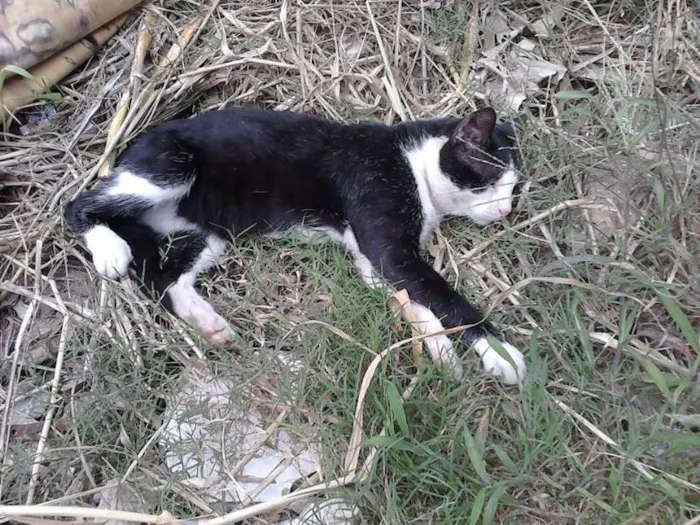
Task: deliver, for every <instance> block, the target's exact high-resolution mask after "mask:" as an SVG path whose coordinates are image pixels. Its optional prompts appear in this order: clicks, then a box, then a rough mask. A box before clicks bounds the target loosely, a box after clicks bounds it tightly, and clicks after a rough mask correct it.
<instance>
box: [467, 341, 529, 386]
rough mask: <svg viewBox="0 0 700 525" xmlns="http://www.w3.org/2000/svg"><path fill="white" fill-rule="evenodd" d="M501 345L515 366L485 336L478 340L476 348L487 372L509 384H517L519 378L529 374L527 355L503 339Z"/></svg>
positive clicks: (475, 344)
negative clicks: (526, 361) (526, 362)
mask: <svg viewBox="0 0 700 525" xmlns="http://www.w3.org/2000/svg"><path fill="white" fill-rule="evenodd" d="M501 346H502V347H503V348H504V349H505V350H506V352H508V356H509V357H510V358H511V360H512V361H513V363H514V364H515V366H513V365H511V364H510V363H509V362H508V360H506V359H504V358H503V357H501V355H500V354H499V353H498V352H497V351H496V350H495V349H494V348H493V347H492V346H491V344H490V343H489V341H488V339H486V338H485V337H482V338H480V339H477V340H476V342H475V343H474V350H476V352H477V353H478V354H479V355H480V356H481V362H482V363H483V365H484V370H485V371H486V372H487V373H489V374H491V375H493V376H495V377H497V378H498V379H500V380H501V381H503V382H504V383H505V384H507V385H515V384H517V383H518V380H519V379H522V378H524V377H525V374H527V366H526V365H525V357H524V356H523V354H522V353H520V351H519V350H518V349H517V348H515V347H514V346H513V345H512V344H510V343H506V342H503V341H501Z"/></svg>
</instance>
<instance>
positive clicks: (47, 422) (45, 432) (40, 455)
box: [27, 315, 70, 505]
mask: <svg viewBox="0 0 700 525" xmlns="http://www.w3.org/2000/svg"><path fill="white" fill-rule="evenodd" d="M69 319H70V317H69V316H68V315H64V316H63V325H62V326H61V336H60V338H59V342H58V355H57V356H56V367H55V369H54V374H53V380H52V381H51V400H50V406H49V409H48V411H47V412H46V417H45V418H44V426H43V427H42V428H41V435H40V436H39V444H38V445H37V447H36V456H35V457H34V464H33V465H32V474H31V478H30V479H29V488H28V490H27V505H31V503H32V500H33V499H34V490H35V488H36V484H37V482H38V481H39V468H40V467H41V462H42V461H43V460H44V448H46V441H47V440H48V437H49V430H50V429H51V422H52V421H53V416H54V414H55V412H56V407H58V401H59V399H60V395H59V392H58V388H59V384H60V381H61V370H62V369H63V357H64V355H65V352H66V340H67V337H68V320H69Z"/></svg>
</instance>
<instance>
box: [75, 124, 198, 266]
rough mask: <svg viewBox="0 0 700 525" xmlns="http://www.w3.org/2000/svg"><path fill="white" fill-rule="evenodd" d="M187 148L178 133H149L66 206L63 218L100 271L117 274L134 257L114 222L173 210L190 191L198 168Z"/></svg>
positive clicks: (124, 222)
mask: <svg viewBox="0 0 700 525" xmlns="http://www.w3.org/2000/svg"><path fill="white" fill-rule="evenodd" d="M190 150H191V148H190V147H189V145H188V144H187V143H186V141H184V140H182V139H181V138H180V137H179V136H178V135H177V133H173V132H154V133H152V134H147V135H146V136H145V137H144V138H143V139H141V140H140V141H138V142H137V143H135V144H134V145H133V146H132V147H131V148H130V149H129V150H127V152H126V153H125V155H124V158H123V159H122V160H121V162H120V165H119V167H117V168H116V169H115V170H114V171H113V172H112V173H111V174H110V175H109V176H108V177H105V178H104V179H100V180H99V181H98V182H97V183H96V184H95V185H94V186H93V187H92V188H91V189H89V190H87V191H84V192H83V193H81V194H80V195H79V196H78V197H77V198H75V199H74V200H73V201H71V202H69V203H68V204H67V205H66V207H65V210H64V213H65V217H66V220H67V222H68V224H69V225H70V227H71V229H72V230H73V232H74V233H75V235H77V236H78V237H79V238H80V239H81V240H82V241H83V242H84V243H85V246H86V247H87V249H88V251H89V252H90V254H91V255H92V260H93V263H94V265H95V269H96V270H97V272H98V273H99V274H100V275H103V276H105V277H109V278H116V277H120V276H122V275H124V274H126V272H127V269H128V267H129V264H130V263H131V261H132V259H133V254H132V249H131V247H130V246H129V244H128V243H127V242H126V241H125V240H124V239H123V238H122V237H120V236H119V235H118V234H117V233H116V232H115V231H114V227H113V225H114V223H120V224H126V223H128V222H133V223H139V222H143V221H142V219H143V218H144V216H145V215H147V214H148V213H152V212H153V211H154V210H158V209H162V208H166V209H172V210H174V209H175V208H176V206H177V203H178V202H179V201H180V200H181V199H182V198H183V197H184V196H185V195H186V194H187V193H188V191H189V190H190V188H191V187H192V184H193V183H194V180H195V174H196V168H197V165H196V159H195V158H194V155H193V154H191V153H190ZM171 215H172V213H171ZM149 226H151V225H150V224H149ZM154 226H156V225H154ZM167 227H168V228H171V225H167ZM154 229H155V230H156V231H157V232H158V233H167V232H164V231H160V229H159V228H157V227H154ZM173 229H176V228H171V230H170V231H172V230H173Z"/></svg>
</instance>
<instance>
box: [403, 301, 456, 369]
mask: <svg viewBox="0 0 700 525" xmlns="http://www.w3.org/2000/svg"><path fill="white" fill-rule="evenodd" d="M411 308H412V309H413V311H414V313H415V314H416V317H417V318H418V323H417V325H418V326H416V328H417V329H418V330H419V331H420V333H421V334H434V333H439V332H442V331H443V330H444V329H445V328H444V327H443V326H442V323H441V322H440V319H438V318H437V317H436V316H435V314H434V313H433V312H431V311H430V309H429V308H426V307H425V306H423V305H421V304H418V303H414V302H411ZM423 341H424V342H425V346H426V348H427V349H428V353H429V354H430V358H431V359H432V360H433V362H434V363H435V364H437V365H441V366H444V367H446V368H447V369H448V370H449V371H450V373H451V374H452V377H453V379H454V380H455V381H459V380H461V379H462V377H463V375H464V371H463V369H462V363H461V362H460V359H459V356H457V353H456V352H455V350H454V346H453V345H452V341H450V338H449V337H447V336H446V335H436V336H433V337H427V338H426V339H424V340H423Z"/></svg>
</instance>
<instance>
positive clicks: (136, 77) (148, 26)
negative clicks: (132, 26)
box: [97, 11, 156, 177]
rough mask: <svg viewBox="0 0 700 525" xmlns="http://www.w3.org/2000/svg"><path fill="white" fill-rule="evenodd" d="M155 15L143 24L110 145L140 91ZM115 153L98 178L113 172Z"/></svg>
mask: <svg viewBox="0 0 700 525" xmlns="http://www.w3.org/2000/svg"><path fill="white" fill-rule="evenodd" d="M155 18H156V17H155V14H154V13H152V12H150V11H149V12H148V13H146V16H145V17H144V19H143V21H142V22H141V26H142V27H141V32H140V34H139V38H138V41H137V42H136V49H135V50H134V61H133V62H132V63H131V75H130V76H129V84H128V85H127V87H126V89H125V90H124V92H123V93H122V97H121V100H120V101H119V104H118V105H117V111H116V113H115V114H114V117H113V118H112V122H111V124H110V125H109V131H108V132H107V143H108V144H109V143H110V142H111V141H112V140H113V138H114V135H115V134H116V133H117V131H118V130H119V128H120V127H121V125H122V124H123V123H124V118H125V117H126V114H127V112H128V111H129V105H130V104H131V97H132V96H133V94H134V92H135V91H136V90H137V89H138V86H139V83H140V80H141V74H142V72H143V62H144V60H145V58H146V53H147V52H148V48H149V47H150V45H151V40H152V39H153V28H154V25H155ZM114 159H115V152H114V151H112V152H110V153H109V156H108V157H107V158H106V159H105V161H104V163H103V164H102V166H101V167H100V169H99V170H98V172H97V176H98V177H106V176H107V175H109V172H110V171H111V170H112V166H113V165H114Z"/></svg>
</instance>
